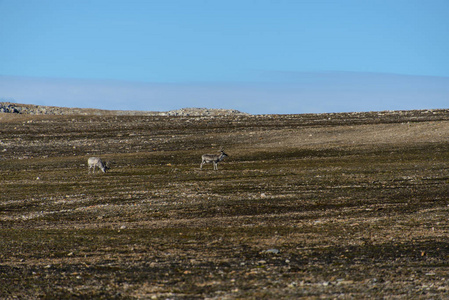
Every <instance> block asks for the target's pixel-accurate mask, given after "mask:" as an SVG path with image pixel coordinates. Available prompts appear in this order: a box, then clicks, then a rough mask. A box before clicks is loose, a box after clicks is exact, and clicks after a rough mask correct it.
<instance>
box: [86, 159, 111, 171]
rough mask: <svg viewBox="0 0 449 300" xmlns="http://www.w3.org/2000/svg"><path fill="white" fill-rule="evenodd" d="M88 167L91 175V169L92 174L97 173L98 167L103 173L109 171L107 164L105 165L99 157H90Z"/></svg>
mask: <svg viewBox="0 0 449 300" xmlns="http://www.w3.org/2000/svg"><path fill="white" fill-rule="evenodd" d="M87 165H88V166H89V169H88V173H90V169H92V173H95V168H96V167H98V168H99V169H100V170H101V171H103V173H106V171H107V170H108V169H109V167H108V166H107V164H106V163H104V162H103V161H102V160H101V158H99V157H90V158H89V159H88V160H87Z"/></svg>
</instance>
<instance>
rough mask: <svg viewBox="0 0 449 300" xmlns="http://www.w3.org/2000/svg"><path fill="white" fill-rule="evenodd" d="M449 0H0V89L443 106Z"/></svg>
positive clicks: (360, 106) (287, 108) (178, 99)
mask: <svg viewBox="0 0 449 300" xmlns="http://www.w3.org/2000/svg"><path fill="white" fill-rule="evenodd" d="M448 12H449V1H448V0H363V1H361V0H332V1H331V0H310V1H303V0H227V1H212V0H189V1H185V0H146V1H144V0H142V1H137V0H126V1H125V0H122V1H116V0H77V1H70V0H39V1H35V0H0V101H11V102H17V103H28V104H40V105H54V106H69V107H92V108H102V109H128V110H149V111H161V110H162V111H165V110H171V109H178V108H183V107H208V108H228V109H238V110H241V111H244V112H248V113H254V114H266V113H320V112H343V111H371V110H397V109H434V108H449V38H448V37H449V18H448V17H447V13H448Z"/></svg>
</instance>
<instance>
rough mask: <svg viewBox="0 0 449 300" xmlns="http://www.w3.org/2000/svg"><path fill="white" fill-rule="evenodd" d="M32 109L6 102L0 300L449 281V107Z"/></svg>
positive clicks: (432, 292)
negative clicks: (97, 161) (104, 168)
mask: <svg viewBox="0 0 449 300" xmlns="http://www.w3.org/2000/svg"><path fill="white" fill-rule="evenodd" d="M3 105H5V104H3ZM14 105H16V106H20V105H17V104H14ZM33 109H36V110H37V111H39V110H41V113H39V114H31V113H24V111H18V112H14V111H12V112H4V113H0V178H1V179H0V180H1V186H2V193H0V239H1V241H2V242H1V243H0V295H1V297H2V298H14V297H16V298H53V299H64V298H100V299H134V298H145V299H167V298H169V299H204V298H207V299H233V298H245V299H246V298H249V299H273V298H290V299H293V298H298V297H310V298H320V297H323V298H368V297H373V298H403V299H409V298H429V299H430V298H432V299H435V298H446V297H448V296H449V288H448V280H449V279H448V276H447V269H448V267H449V263H448V261H449V242H448V240H447V237H448V234H449V221H448V218H447V216H448V213H449V206H448V205H449V196H448V195H449V185H448V184H449V175H448V174H449V139H448V137H449V110H422V111H384V112H361V113H340V114H300V115H248V114H244V113H240V112H236V111H227V112H221V113H217V111H214V110H207V109H205V110H200V111H201V113H198V110H196V109H193V110H192V109H187V110H180V111H178V115H170V114H168V113H165V114H154V115H150V114H148V115H145V114H137V113H136V114H134V115H127V114H121V113H116V112H115V113H111V112H109V111H98V110H92V111H86V110H82V111H81V110H76V109H64V108H48V107H44V108H42V107H34V108H33ZM58 109H60V110H61V111H60V112H59V113H50V111H52V110H53V112H56V111H57V110H58ZM42 110H45V111H46V113H43V111H42ZM62 111H64V112H62ZM187 112H188V113H187ZM192 112H196V113H192ZM222 148H223V149H224V150H225V151H226V153H227V154H229V157H228V158H226V159H225V161H224V162H222V163H220V164H219V165H218V169H219V170H218V171H213V169H212V166H211V165H205V166H204V167H203V170H200V169H199V165H200V163H201V155H202V154H204V153H216V152H218V151H219V150H220V149H222ZM90 156H99V157H102V158H104V159H105V160H107V161H109V162H110V165H111V169H110V171H109V172H107V173H105V174H103V173H96V174H88V172H87V158H88V157H90Z"/></svg>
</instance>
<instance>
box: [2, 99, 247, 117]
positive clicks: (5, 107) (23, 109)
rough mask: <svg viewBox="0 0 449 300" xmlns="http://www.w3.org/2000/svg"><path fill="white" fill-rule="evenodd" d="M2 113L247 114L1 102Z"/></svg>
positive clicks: (203, 109) (221, 110)
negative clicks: (70, 106) (104, 108)
mask: <svg viewBox="0 0 449 300" xmlns="http://www.w3.org/2000/svg"><path fill="white" fill-rule="evenodd" d="M0 113H17V114H28V115H135V116H137V115H142V116H231V115H246V113H242V112H240V111H238V110H235V109H208V108H182V109H177V110H172V111H166V112H156V111H137V110H102V109H92V108H69V107H57V106H43V105H32V104H18V103H11V102H0Z"/></svg>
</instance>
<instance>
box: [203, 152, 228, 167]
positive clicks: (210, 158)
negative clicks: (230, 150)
mask: <svg viewBox="0 0 449 300" xmlns="http://www.w3.org/2000/svg"><path fill="white" fill-rule="evenodd" d="M226 156H229V155H227V154H226V153H224V151H223V150H221V151H220V154H204V155H203V156H201V158H202V161H201V165H200V169H202V168H203V164H206V163H210V162H211V163H213V164H214V170H218V166H217V165H218V163H219V162H220V161H222V160H223V159H224V158H225V157H226Z"/></svg>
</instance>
